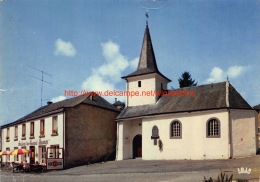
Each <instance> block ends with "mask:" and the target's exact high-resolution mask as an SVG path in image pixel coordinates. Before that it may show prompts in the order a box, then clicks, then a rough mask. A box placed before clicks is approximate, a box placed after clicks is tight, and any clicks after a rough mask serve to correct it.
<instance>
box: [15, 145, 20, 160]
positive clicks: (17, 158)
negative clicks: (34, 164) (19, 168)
mask: <svg viewBox="0 0 260 182" xmlns="http://www.w3.org/2000/svg"><path fill="white" fill-rule="evenodd" d="M16 149H18V147H14V150H16ZM17 161H19V157H18V155H14V162H17Z"/></svg>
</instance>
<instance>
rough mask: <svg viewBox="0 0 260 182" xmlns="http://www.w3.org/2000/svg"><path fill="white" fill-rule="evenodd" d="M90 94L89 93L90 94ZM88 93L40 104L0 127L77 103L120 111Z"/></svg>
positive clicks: (59, 110) (44, 114)
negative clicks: (33, 109) (26, 113)
mask: <svg viewBox="0 0 260 182" xmlns="http://www.w3.org/2000/svg"><path fill="white" fill-rule="evenodd" d="M90 95H91V94H90ZM90 95H88V96H86V95H81V96H78V97H73V98H70V99H66V100H63V101H60V102H56V103H52V104H49V105H45V106H42V107H40V108H38V109H36V110H35V111H33V112H31V113H30V114H28V115H26V116H24V117H22V118H20V119H18V120H16V121H14V122H12V123H9V124H6V125H3V126H1V128H5V127H8V126H12V125H16V124H19V123H23V122H26V121H30V120H34V119H37V118H40V117H44V116H48V115H51V114H54V113H58V112H61V111H64V109H65V108H73V107H75V106H77V105H79V104H88V105H92V106H96V107H101V108H104V109H108V110H112V111H117V112H120V110H118V109H117V108H116V107H115V106H113V105H112V104H110V103H109V102H108V101H106V100H105V99H104V98H102V97H100V96H98V95H95V96H94V95H93V96H92V99H91V96H90Z"/></svg>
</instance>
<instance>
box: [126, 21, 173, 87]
mask: <svg viewBox="0 0 260 182" xmlns="http://www.w3.org/2000/svg"><path fill="white" fill-rule="evenodd" d="M151 73H157V74H159V75H161V76H162V77H164V78H165V79H166V80H168V81H169V82H171V80H170V79H169V78H167V77H166V76H164V75H163V74H162V73H161V72H160V71H159V69H158V67H157V64H156V59H155V55H154V51H153V44H152V40H151V36H150V31H149V27H148V24H146V28H145V33H144V38H143V44H142V49H141V54H140V57H139V63H138V68H137V70H136V71H134V72H133V73H131V74H129V75H127V76H124V77H122V78H123V79H126V78H127V77H133V76H139V75H145V74H151Z"/></svg>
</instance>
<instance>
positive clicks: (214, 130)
mask: <svg viewBox="0 0 260 182" xmlns="http://www.w3.org/2000/svg"><path fill="white" fill-rule="evenodd" d="M207 137H209V138H219V137H220V121H219V120H218V119H217V118H211V119H209V120H208V121H207Z"/></svg>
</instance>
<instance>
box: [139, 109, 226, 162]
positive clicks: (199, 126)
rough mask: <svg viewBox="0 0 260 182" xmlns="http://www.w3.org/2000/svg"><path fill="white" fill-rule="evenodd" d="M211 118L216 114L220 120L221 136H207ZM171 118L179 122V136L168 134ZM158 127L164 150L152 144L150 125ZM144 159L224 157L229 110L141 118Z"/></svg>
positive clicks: (215, 116)
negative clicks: (207, 126) (180, 127)
mask: <svg viewBox="0 0 260 182" xmlns="http://www.w3.org/2000/svg"><path fill="white" fill-rule="evenodd" d="M210 118H218V119H219V121H220V122H221V124H220V127H221V136H220V138H207V137H206V123H207V121H208V120H209V119H210ZM173 120H179V121H180V122H181V123H182V138H181V139H171V138H170V124H171V122H172V121H173ZM154 125H156V126H157V127H158V128H159V136H160V139H161V140H162V143H163V150H162V151H160V150H159V146H158V144H157V145H154V141H153V139H151V135H152V128H153V126H154ZM142 133H143V146H142V147H143V150H142V151H143V154H142V155H143V159H144V160H156V159H227V158H229V144H228V112H227V111H226V110H223V111H220V110H218V111H207V112H196V113H183V114H175V115H171V116H165V117H153V118H147V119H144V120H143V126H142Z"/></svg>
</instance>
